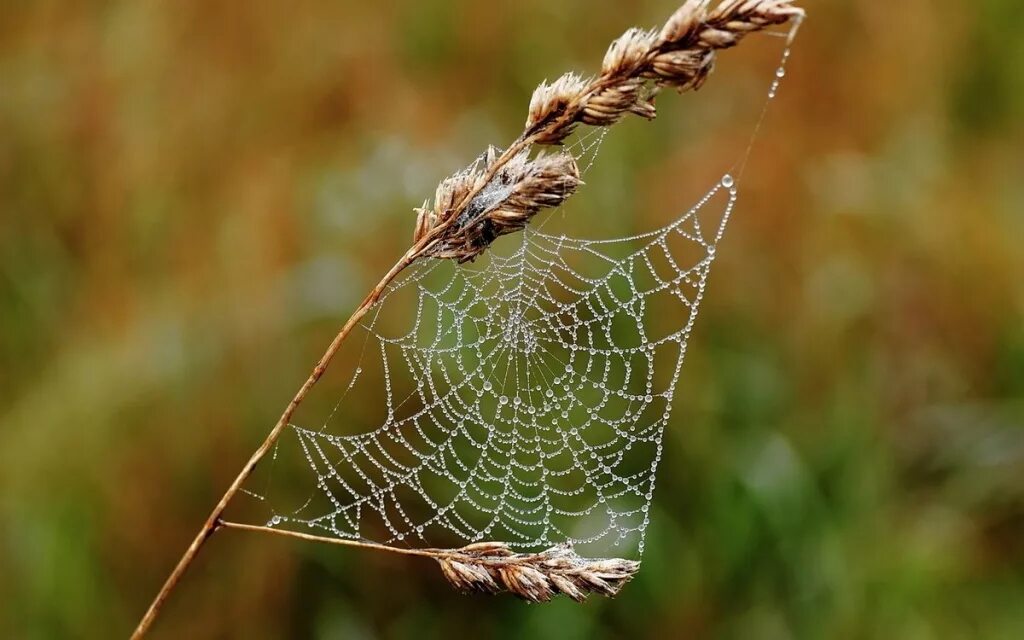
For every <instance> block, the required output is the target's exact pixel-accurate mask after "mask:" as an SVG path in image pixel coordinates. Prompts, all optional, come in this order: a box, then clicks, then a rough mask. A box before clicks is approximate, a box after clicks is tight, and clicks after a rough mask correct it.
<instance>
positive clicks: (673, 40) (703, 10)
mask: <svg viewBox="0 0 1024 640" xmlns="http://www.w3.org/2000/svg"><path fill="white" fill-rule="evenodd" d="M708 3H709V0H686V2H684V3H683V6H681V7H679V8H678V9H676V12H675V13H673V14H672V17H670V18H669V19H668V22H666V23H665V26H664V27H663V28H662V30H661V33H660V34H658V46H660V47H662V48H665V47H666V46H670V45H679V44H681V43H684V42H688V41H689V40H690V39H691V38H692V37H693V35H694V34H695V33H697V31H698V30H699V29H700V28H701V27H702V26H703V24H704V18H705V17H706V16H707V7H708Z"/></svg>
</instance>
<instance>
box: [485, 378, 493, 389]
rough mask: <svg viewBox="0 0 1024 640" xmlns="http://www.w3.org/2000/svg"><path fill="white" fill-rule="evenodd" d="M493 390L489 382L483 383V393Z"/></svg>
mask: <svg viewBox="0 0 1024 640" xmlns="http://www.w3.org/2000/svg"><path fill="white" fill-rule="evenodd" d="M493 388H494V385H493V384H491V381H490V380H488V381H486V382H484V391H490V390H491V389H493Z"/></svg>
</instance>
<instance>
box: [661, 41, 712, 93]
mask: <svg viewBox="0 0 1024 640" xmlns="http://www.w3.org/2000/svg"><path fill="white" fill-rule="evenodd" d="M714 66H715V52H714V51H711V50H707V49H694V50H687V51H671V52H669V53H662V54H660V55H658V56H656V57H655V58H654V59H653V60H652V61H651V66H650V67H649V69H648V72H647V75H648V76H649V77H652V78H654V79H655V80H656V81H657V83H658V84H659V85H660V86H663V87H674V88H676V89H678V90H679V91H687V90H690V89H699V88H700V87H701V86H702V85H703V84H704V81H705V80H707V77H708V75H710V74H711V71H712V69H714Z"/></svg>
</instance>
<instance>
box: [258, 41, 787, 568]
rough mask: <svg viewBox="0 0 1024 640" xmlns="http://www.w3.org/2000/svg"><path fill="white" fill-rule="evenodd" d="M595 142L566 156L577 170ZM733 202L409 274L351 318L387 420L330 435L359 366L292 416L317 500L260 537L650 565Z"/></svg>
mask: <svg viewBox="0 0 1024 640" xmlns="http://www.w3.org/2000/svg"><path fill="white" fill-rule="evenodd" d="M788 57H789V49H788V48H787V49H786V51H785V52H784V54H783V57H782V63H781V64H780V66H779V68H778V71H777V73H776V78H775V80H774V82H773V84H772V87H771V89H770V91H769V101H770V100H771V98H773V97H774V96H775V93H776V91H777V89H778V84H779V81H780V79H781V78H782V76H783V75H784V69H785V64H786V62H787V60H788ZM766 106H767V105H766ZM762 118H763V114H762ZM759 126H760V124H759V125H758V127H759ZM605 131H606V129H599V130H594V131H593V132H591V134H590V135H589V136H586V137H583V138H582V139H581V140H580V141H579V142H577V143H576V144H575V145H573V146H571V147H569V148H568V150H569V151H570V152H572V153H573V154H574V155H575V156H576V157H577V158H578V159H579V160H580V164H581V168H584V169H585V168H587V167H589V165H590V164H592V162H593V159H594V157H595V156H596V152H597V148H598V147H599V145H600V142H601V141H602V140H603V137H604V132H605ZM755 135H756V132H755ZM748 154H749V149H748V150H747V154H745V156H744V159H743V161H741V162H740V163H739V165H737V167H736V168H735V169H736V170H737V171H742V166H743V164H744V163H745V159H746V155H748ZM736 199H737V187H736V183H735V180H734V178H733V177H731V176H730V175H725V176H724V177H723V178H722V179H721V180H720V182H719V183H718V184H716V185H715V186H714V187H713V188H712V189H710V190H709V191H708V192H707V194H706V195H705V196H704V197H703V198H702V199H701V200H700V201H699V202H698V203H697V205H696V206H694V207H693V208H692V209H691V210H689V211H687V212H686V213H685V214H684V215H682V216H681V217H679V218H678V219H676V220H674V221H673V222H671V223H670V224H668V225H667V226H665V227H663V228H661V229H659V230H656V231H653V232H650V233H646V234H641V235H636V236H632V237H628V238H621V239H615V240H581V239H576V238H572V237H568V236H565V235H552V234H548V233H545V232H544V231H543V229H542V228H541V227H542V225H541V226H537V225H535V226H534V227H533V228H528V229H527V230H526V231H525V232H523V233H522V234H521V235H520V237H519V238H514V239H512V238H510V239H509V240H508V241H507V242H506V243H505V246H506V247H507V246H508V245H512V246H513V249H512V250H511V251H510V252H506V253H505V254H504V255H502V254H501V253H500V252H499V251H497V250H495V249H493V248H492V250H491V251H489V252H488V253H487V254H485V256H483V257H482V258H481V259H480V260H479V261H478V263H477V264H475V265H473V264H470V265H462V266H458V265H455V264H453V263H452V262H451V261H440V260H432V259H428V260H422V261H420V262H419V263H417V264H415V265H414V266H413V267H412V268H410V269H409V270H408V271H407V272H406V274H405V275H404V276H403V277H401V278H400V279H399V280H398V281H396V283H394V284H393V285H392V286H391V287H389V288H388V290H387V292H386V293H385V294H384V295H383V296H382V297H381V299H380V301H379V302H378V303H377V305H376V307H375V309H374V311H373V313H372V315H371V316H368V318H367V320H366V321H365V322H364V324H363V329H364V330H365V332H366V342H365V346H364V348H363V349H364V360H371V361H373V362H374V363H375V364H376V365H377V369H378V376H377V378H378V379H377V381H378V382H381V383H382V384H383V387H384V389H383V391H384V404H385V408H384V412H385V415H384V416H383V417H382V419H380V420H379V421H378V425H377V428H376V429H374V430H372V431H368V432H365V433H360V434H357V435H340V434H337V433H332V432H331V431H330V430H329V427H330V426H331V422H332V421H333V420H334V419H335V418H337V416H338V415H339V412H340V408H341V406H342V404H343V403H344V402H345V400H346V398H349V397H352V395H355V394H359V393H361V392H362V388H361V387H362V386H366V385H369V384H372V382H373V380H370V381H367V379H368V378H370V376H366V375H364V366H363V365H361V366H360V367H359V368H356V369H355V371H354V373H353V374H352V376H351V378H350V380H349V382H348V386H347V389H346V391H345V396H343V398H342V401H340V402H339V403H338V406H337V407H335V410H334V412H332V413H331V415H330V417H329V418H328V419H327V421H325V422H324V424H323V425H322V428H320V429H316V428H309V427H303V426H300V425H298V424H292V425H290V427H291V430H290V434H289V435H290V436H291V439H292V441H293V443H294V444H296V445H297V446H298V448H299V449H300V450H301V452H302V454H303V456H304V458H305V460H306V463H307V465H308V470H309V471H310V472H311V473H312V475H313V476H314V479H315V489H314V490H313V492H312V495H311V496H310V497H309V499H308V500H306V501H304V502H303V503H302V504H300V505H299V506H298V508H297V509H288V510H278V509H274V514H275V515H274V516H273V517H272V518H271V519H270V521H269V522H268V523H267V526H270V527H287V528H289V529H295V530H300V531H306V532H309V533H314V534H318V535H323V536H331V537H337V538H346V539H360V540H376V541H379V542H383V543H385V544H390V545H411V546H435V545H438V544H443V545H464V544H468V543H472V542H478V541H482V540H500V541H503V542H506V543H507V544H508V545H509V546H510V547H512V548H516V549H521V550H541V549H545V548H548V547H551V546H553V545H555V544H559V543H564V542H569V543H573V544H575V545H580V546H583V545H594V546H593V547H591V548H594V549H599V550H601V552H602V553H607V552H608V550H609V549H610V547H612V546H619V545H624V544H625V545H635V547H636V549H637V552H638V553H641V554H642V552H643V548H644V532H645V530H646V527H647V525H648V523H649V511H650V504H651V500H652V497H653V492H654V488H655V475H656V471H657V467H658V463H659V462H660V460H661V458H662V436H663V433H664V429H665V427H666V425H667V424H668V423H669V420H670V418H671V412H672V400H673V396H674V393H675V387H676V383H677V381H678V378H679V373H680V370H681V367H682V363H683V360H684V357H685V355H686V349H687V341H688V339H689V337H690V333H691V330H692V328H693V326H694V322H695V320H696V318H697V314H698V310H699V308H700V303H701V299H702V297H703V295H704V290H705V286H706V283H707V279H708V275H709V273H710V270H711V267H712V265H713V263H714V261H715V256H716V250H717V247H718V243H719V242H720V241H721V239H722V236H723V233H724V232H725V229H726V225H727V223H728V221H729V218H730V215H731V213H732V211H733V208H734V206H735V203H736ZM709 219H710V220H711V221H710V222H709ZM403 296H405V297H406V298H411V299H412V300H413V301H414V302H413V305H414V309H415V312H414V314H412V315H411V318H410V322H409V324H408V325H407V326H405V327H402V328H398V327H397V326H396V325H397V324H400V323H398V322H395V321H394V319H392V321H390V322H389V321H388V318H389V311H390V310H391V308H392V306H395V307H397V308H399V309H401V308H404V306H403V305H402V304H401V303H398V302H396V303H394V304H392V303H393V301H394V300H396V299H401V298H402V297H403ZM654 310H656V311H657V313H654ZM397 315H401V314H397ZM362 400H363V401H365V397H362ZM345 426H348V424H346V425H345ZM349 430H350V431H351V427H349ZM276 456H277V452H276V450H275V458H276ZM247 493H249V494H250V495H252V496H254V497H257V498H259V499H261V500H264V499H265V498H264V496H262V495H259V494H256V493H254V492H251V491H248V492H247ZM268 502H269V501H268Z"/></svg>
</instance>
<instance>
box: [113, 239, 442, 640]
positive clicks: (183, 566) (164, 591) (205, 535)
mask: <svg viewBox="0 0 1024 640" xmlns="http://www.w3.org/2000/svg"><path fill="white" fill-rule="evenodd" d="M424 246H426V242H420V243H417V244H416V245H415V246H413V247H412V248H411V249H409V251H408V252H406V254H405V255H404V256H403V257H402V259H401V260H399V261H398V262H397V263H396V264H395V266H394V267H392V268H391V270H390V271H388V273H387V275H386V276H384V278H383V279H382V280H381V281H380V283H378V284H377V286H376V287H374V288H373V290H372V291H371V292H370V294H369V295H367V296H366V299H365V300H363V303H362V304H360V305H359V308H357V309H356V310H355V312H354V313H353V314H352V317H350V318H349V319H348V322H346V323H345V326H344V327H342V329H341V331H340V332H338V335H337V336H335V338H334V341H333V342H331V346H330V347H328V348H327V351H326V352H325V353H324V355H323V356H322V357H321V358H320V360H319V362H317V364H316V366H315V367H314V368H313V372H312V373H311V374H310V375H309V378H307V379H306V382H305V383H304V384H303V385H302V387H301V388H300V389H299V391H298V393H296V394H295V397H294V398H292V401H291V402H289V403H288V406H287V408H285V410H284V413H282V414H281V417H280V418H279V419H278V421H277V424H275V425H274V428H273V429H271V431H270V433H269V434H267V437H266V439H265V440H264V441H263V444H261V445H260V446H259V448H258V449H256V452H255V453H253V454H252V457H250V458H249V461H248V462H247V463H245V466H244V467H242V471H241V472H240V473H239V474H238V476H237V477H236V478H235V480H234V482H232V483H231V486H229V487H228V490H227V491H226V492H224V495H223V496H221V499H220V501H219V502H218V503H217V506H216V507H214V508H213V511H212V512H210V515H209V517H207V518H206V522H204V523H203V526H202V528H200V529H199V533H197V534H196V537H195V539H194V540H192V544H190V545H189V546H188V549H186V550H185V553H184V555H182V556H181V559H180V560H178V564H177V565H176V566H175V567H174V570H173V571H172V572H171V575H169V576H168V577H167V580H166V581H165V582H164V585H163V587H162V588H161V589H160V592H159V593H157V595H156V598H154V599H153V602H152V603H151V604H150V605H149V609H147V610H146V614H145V615H144V616H143V617H142V620H140V621H139V624H138V626H137V627H136V628H135V631H134V633H132V636H131V637H132V640H137V639H139V638H142V637H144V636H145V635H146V632H148V631H149V628H150V627H151V626H152V625H153V622H154V621H155V620H156V617H157V615H158V614H159V613H160V609H161V608H162V607H163V605H164V603H165V602H166V601H167V598H168V597H169V596H170V594H171V591H173V590H174V587H175V586H177V584H178V583H179V582H180V581H181V578H182V576H184V575H185V572H186V571H187V570H188V568H189V566H191V565H192V562H193V561H194V560H195V559H196V556H197V555H199V551H200V550H201V549H202V548H203V545H205V544H206V541H207V540H209V539H210V536H212V535H213V534H214V533H215V532H216V531H217V529H218V528H219V527H221V526H222V525H223V521H222V520H221V516H222V515H223V513H224V510H225V509H227V506H228V504H229V503H230V502H231V500H232V498H234V497H235V494H237V493H238V490H239V489H240V488H241V487H242V485H243V484H244V483H245V481H246V480H248V479H249V476H250V475H252V472H253V471H254V470H255V469H256V465H258V464H259V462H260V460H262V459H263V457H264V456H266V455H267V452H268V451H270V449H271V448H272V447H273V446H274V444H275V443H276V442H277V441H278V439H279V438H280V437H281V434H282V433H283V432H284V429H285V427H287V426H288V423H289V421H290V420H291V417H292V415H294V414H295V411H296V410H297V409H298V408H299V405H300V404H302V401H303V400H304V399H305V398H306V395H308V394H309V391H310V390H311V389H312V388H313V385H315V384H316V383H317V381H318V380H320V378H321V377H322V376H323V375H324V372H325V371H327V367H328V366H329V365H330V363H331V361H332V360H333V359H334V356H335V355H337V353H338V350H339V349H340V348H341V345H342V343H344V341H345V338H347V337H348V335H349V334H350V333H351V332H352V330H353V329H354V328H355V327H356V325H357V324H359V321H360V320H362V319H363V317H364V316H365V315H366V313H367V312H368V311H369V310H370V309H371V308H372V307H373V305H374V304H376V303H377V300H379V299H380V296H381V295H382V294H383V293H384V290H385V289H386V288H387V286H388V285H389V284H391V283H392V282H393V281H394V279H395V278H397V277H398V275H399V274H400V273H402V271H404V270H405V269H406V268H407V267H408V266H409V265H411V264H412V263H413V262H415V261H416V259H417V258H418V257H419V256H420V255H422V251H423V248H424Z"/></svg>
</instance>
